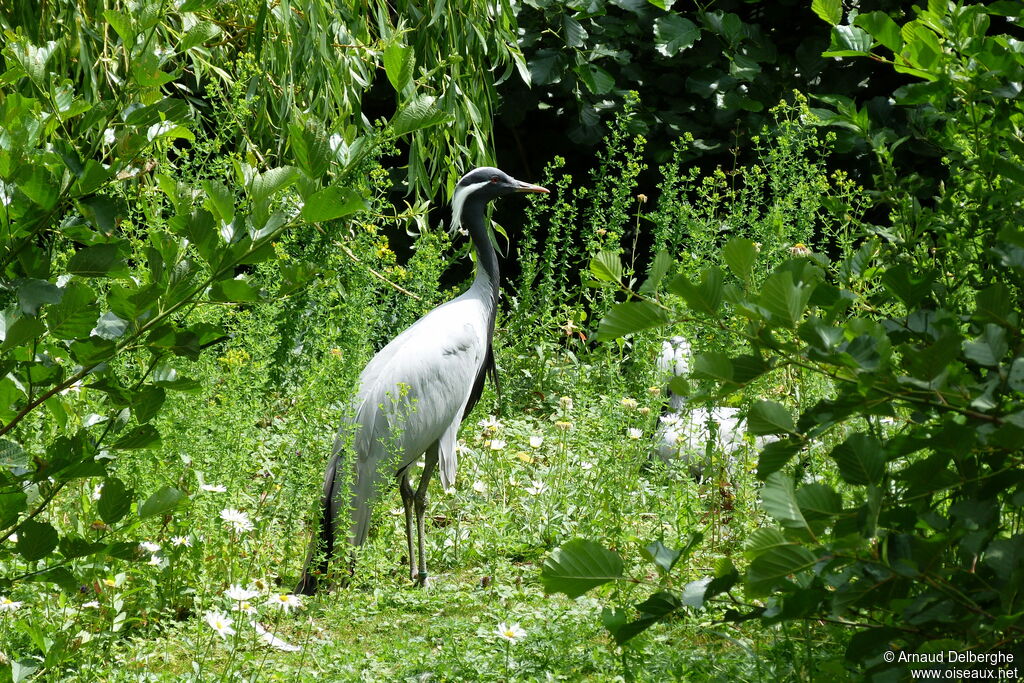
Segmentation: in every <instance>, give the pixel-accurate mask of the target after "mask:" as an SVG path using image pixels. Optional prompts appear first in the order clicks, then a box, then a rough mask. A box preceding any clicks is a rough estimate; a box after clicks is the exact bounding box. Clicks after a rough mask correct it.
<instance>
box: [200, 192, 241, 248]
mask: <svg viewBox="0 0 1024 683" xmlns="http://www.w3.org/2000/svg"><path fill="white" fill-rule="evenodd" d="M203 189H204V190H205V191H206V202H205V204H206V208H207V209H209V210H210V213H212V214H213V216H214V217H215V218H216V219H217V220H219V221H220V222H221V225H222V226H223V225H225V224H229V223H231V222H232V221H233V220H235V195H234V194H232V192H231V190H230V189H228V187H227V185H225V184H224V183H222V182H219V181H217V180H206V181H204V182H203ZM228 241H230V240H228Z"/></svg>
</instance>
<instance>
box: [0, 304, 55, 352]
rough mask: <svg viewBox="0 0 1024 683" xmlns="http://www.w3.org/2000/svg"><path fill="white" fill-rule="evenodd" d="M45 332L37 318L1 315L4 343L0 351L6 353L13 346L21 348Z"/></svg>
mask: <svg viewBox="0 0 1024 683" xmlns="http://www.w3.org/2000/svg"><path fill="white" fill-rule="evenodd" d="M45 331H46V328H45V327H44V326H43V323H41V322H40V321H39V320H38V319H37V318H34V317H32V316H27V315H22V316H17V317H14V316H12V315H10V314H7V313H5V314H4V315H3V339H4V343H3V345H2V346H0V351H7V350H8V349H12V348H14V347H15V346H21V345H22V344H24V343H26V342H28V341H30V340H32V339H35V338H37V337H38V336H39V335H41V334H42V333H43V332H45Z"/></svg>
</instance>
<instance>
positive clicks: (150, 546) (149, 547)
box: [139, 541, 160, 553]
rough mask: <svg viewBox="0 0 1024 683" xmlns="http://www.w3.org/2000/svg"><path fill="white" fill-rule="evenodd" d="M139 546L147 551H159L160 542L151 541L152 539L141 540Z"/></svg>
mask: <svg viewBox="0 0 1024 683" xmlns="http://www.w3.org/2000/svg"><path fill="white" fill-rule="evenodd" d="M139 547H140V548H142V549H143V550H145V551H146V552H147V553H156V552H160V544H159V543H153V542H152V541H143V542H142V543H140V544H139Z"/></svg>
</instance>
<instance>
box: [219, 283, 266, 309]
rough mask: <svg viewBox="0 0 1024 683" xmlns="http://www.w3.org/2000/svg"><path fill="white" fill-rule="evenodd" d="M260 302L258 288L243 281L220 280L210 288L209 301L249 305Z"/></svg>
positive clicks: (261, 298)
mask: <svg viewBox="0 0 1024 683" xmlns="http://www.w3.org/2000/svg"><path fill="white" fill-rule="evenodd" d="M262 300H263V297H261V296H260V290H259V288H258V287H254V286H253V285H251V284H249V283H248V282H246V281H245V280H220V281H219V282H215V283H213V286H212V287H210V301H234V302H237V303H249V302H254V301H262Z"/></svg>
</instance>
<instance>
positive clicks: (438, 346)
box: [296, 167, 547, 594]
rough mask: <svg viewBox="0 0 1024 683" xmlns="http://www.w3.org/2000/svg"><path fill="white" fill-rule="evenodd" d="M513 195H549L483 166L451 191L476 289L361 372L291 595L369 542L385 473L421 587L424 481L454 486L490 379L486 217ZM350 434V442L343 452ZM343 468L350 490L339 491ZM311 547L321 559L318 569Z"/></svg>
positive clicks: (492, 297)
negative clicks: (461, 450)
mask: <svg viewBox="0 0 1024 683" xmlns="http://www.w3.org/2000/svg"><path fill="white" fill-rule="evenodd" d="M515 192H543V193H546V192H547V190H546V189H544V188H543V187H540V186H537V185H530V184H529V183H523V182H520V181H518V180H515V179H514V178H512V177H510V176H508V175H507V174H505V173H504V172H502V171H500V170H498V169H496V168H488V167H484V168H477V169H475V170H473V171H471V172H469V173H467V174H466V175H465V176H463V177H462V179H461V180H460V181H459V183H458V185H457V186H456V189H455V194H454V196H453V198H452V225H453V229H454V228H458V227H463V228H465V229H466V230H467V231H468V232H469V236H470V239H471V240H472V242H473V246H474V248H475V250H476V255H477V266H476V276H475V278H474V280H473V284H472V286H471V287H470V288H469V290H468V291H466V292H465V293H464V294H462V295H461V296H459V297H456V298H455V299H453V300H451V301H449V302H447V303H445V304H442V305H441V306H438V307H437V308H435V309H434V310H432V311H430V312H429V313H428V314H427V315H425V316H423V317H422V318H420V319H419V320H417V321H416V322H415V323H414V324H413V325H412V326H410V327H409V328H408V329H406V330H405V331H403V332H402V333H401V334H399V335H398V336H397V337H395V338H394V339H393V340H392V341H391V342H390V343H389V344H388V345H387V346H385V347H384V348H383V349H381V350H380V352H378V353H377V355H375V356H374V357H373V359H372V360H370V362H369V363H368V364H367V365H366V368H365V369H364V370H363V372H362V374H361V375H360V377H359V391H358V393H357V395H356V397H355V399H354V411H353V413H352V417H351V418H348V419H346V420H345V421H344V422H343V424H342V426H341V429H340V430H339V434H338V438H337V439H336V440H335V444H334V449H333V452H332V454H331V459H330V462H329V465H328V467H327V472H326V475H325V477H324V490H323V501H322V502H323V504H322V510H321V519H320V522H319V533H318V534H317V538H315V539H314V544H313V546H314V547H313V548H311V550H310V554H309V557H308V558H307V562H306V568H305V570H304V571H303V576H302V579H301V581H300V583H299V585H298V587H297V588H296V592H301V593H307V594H309V593H313V592H315V591H316V588H317V579H318V576H320V575H322V574H323V573H324V572H325V571H326V569H327V561H328V559H329V558H330V556H331V555H332V554H333V553H334V552H335V546H336V545H337V544H338V542H339V540H340V539H341V538H342V537H346V538H347V539H348V542H349V543H350V544H351V545H353V546H357V545H360V544H361V543H363V542H364V541H365V540H366V535H367V533H368V531H369V523H370V517H371V513H372V505H373V502H374V498H375V496H376V493H377V490H378V489H379V487H380V485H381V483H382V482H383V481H384V480H385V479H386V478H389V477H391V476H395V477H396V478H397V480H398V485H399V490H400V492H401V494H402V503H403V506H404V508H405V518H406V534H407V540H408V552H409V566H410V575H411V576H412V578H413V579H414V580H418V581H419V582H420V583H423V582H425V581H426V576H427V573H426V558H425V555H424V548H423V536H424V521H423V517H424V513H425V509H426V491H427V484H428V482H429V481H430V477H431V476H432V475H433V472H434V469H435V468H437V467H438V466H439V467H440V475H441V483H442V485H443V486H444V487H445V488H449V487H451V486H452V485H453V484H454V481H455V471H456V467H457V464H458V461H457V455H456V451H455V440H456V434H457V432H458V428H459V424H460V423H461V422H462V420H463V419H464V417H465V416H466V415H467V414H468V413H469V412H470V411H471V410H472V409H473V406H474V405H475V404H476V402H477V400H479V398H480V395H481V392H482V391H483V386H484V382H485V380H486V377H487V374H488V373H489V372H490V373H491V374H492V375H494V376H495V377H496V374H495V373H494V355H493V350H492V344H491V340H492V338H493V335H494V316H495V311H496V309H497V301H498V290H499V285H500V277H499V272H498V261H497V257H496V256H495V253H494V248H493V247H492V246H491V242H490V235H489V231H488V228H487V226H486V224H485V217H484V213H485V210H486V205H487V203H488V202H489V201H490V200H492V199H495V198H497V197H501V196H505V195H508V194H512V193H515ZM350 431H354V437H353V440H352V442H351V444H350V445H348V446H346V444H347V442H348V439H347V435H348V433H349V432H350ZM421 456H425V458H426V460H425V465H424V468H423V473H422V475H421V477H420V482H419V484H418V485H417V488H416V489H415V490H413V488H412V485H411V482H410V480H409V472H410V469H411V468H412V467H413V466H414V465H415V463H416V462H417V461H418V460H419V458H420V457H421ZM349 471H351V472H352V473H353V477H352V486H351V490H348V487H346V486H344V483H345V480H346V478H348V476H347V475H348V472H349ZM350 513H351V514H350ZM414 525H415V527H416V533H417V536H418V560H419V562H418V569H417V554H414V550H413V533H414V532H413V527H414ZM317 545H319V546H320V548H319V551H320V552H322V555H320V557H321V558H322V559H321V560H320V561H319V562H318V563H317V564H316V566H315V567H314V566H313V561H314V559H315V558H316V557H317V555H318V549H317Z"/></svg>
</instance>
